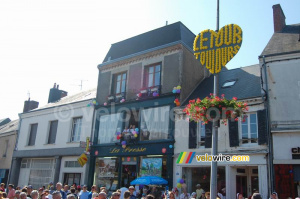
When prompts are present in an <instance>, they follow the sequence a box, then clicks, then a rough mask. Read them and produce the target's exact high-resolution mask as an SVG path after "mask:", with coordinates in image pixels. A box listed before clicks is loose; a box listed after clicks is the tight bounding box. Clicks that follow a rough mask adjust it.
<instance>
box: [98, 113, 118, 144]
mask: <svg viewBox="0 0 300 199" xmlns="http://www.w3.org/2000/svg"><path fill="white" fill-rule="evenodd" d="M121 128H122V113H115V114H110V115H103V116H101V117H100V125H99V131H98V133H99V134H98V144H105V143H114V142H118V140H117V138H116V136H115V135H116V132H117V131H121Z"/></svg>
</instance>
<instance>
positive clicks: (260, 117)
mask: <svg viewBox="0 0 300 199" xmlns="http://www.w3.org/2000/svg"><path fill="white" fill-rule="evenodd" d="M257 123H258V124H257V126H258V144H259V145H261V144H267V135H268V134H267V133H268V132H267V111H266V109H264V110H260V111H257Z"/></svg>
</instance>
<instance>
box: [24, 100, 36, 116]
mask: <svg viewBox="0 0 300 199" xmlns="http://www.w3.org/2000/svg"><path fill="white" fill-rule="evenodd" d="M38 107H39V102H37V101H33V100H32V101H31V100H30V98H28V100H27V101H25V102H24V108H23V113H26V112H29V111H31V110H33V109H36V108H38Z"/></svg>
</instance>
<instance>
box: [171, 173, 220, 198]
mask: <svg viewBox="0 0 300 199" xmlns="http://www.w3.org/2000/svg"><path fill="white" fill-rule="evenodd" d="M182 178H183V179H184V180H185V184H186V186H187V191H188V193H192V192H196V185H197V184H200V185H201V188H202V189H203V190H204V191H209V190H210V167H184V168H183V173H182ZM176 180H177V179H176ZM225 186H226V180H225V167H218V170H217V189H218V191H222V190H225V189H224V188H225Z"/></svg>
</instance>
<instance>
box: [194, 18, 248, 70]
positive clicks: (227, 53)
mask: <svg viewBox="0 0 300 199" xmlns="http://www.w3.org/2000/svg"><path fill="white" fill-rule="evenodd" d="M242 40H243V31H242V29H241V28H240V27H239V26H238V25H236V24H229V25H226V26H224V27H222V28H221V29H220V30H219V31H218V32H215V31H213V30H209V29H208V30H203V31H202V32H201V33H200V34H198V35H197V36H196V37H195V40H194V45H193V49H194V55H195V57H196V59H199V60H200V64H201V65H202V66H205V67H206V68H207V69H208V70H209V71H210V72H211V73H212V74H214V73H219V72H220V71H221V69H222V66H223V67H225V66H226V64H227V63H228V62H229V61H230V60H231V59H232V58H233V57H234V56H235V55H236V54H237V53H238V51H239V49H240V48H241V45H242Z"/></svg>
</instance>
